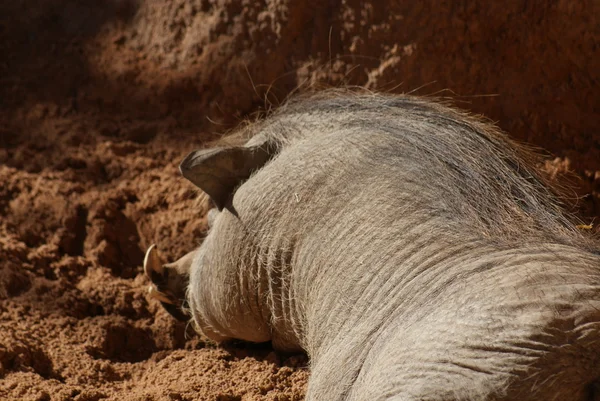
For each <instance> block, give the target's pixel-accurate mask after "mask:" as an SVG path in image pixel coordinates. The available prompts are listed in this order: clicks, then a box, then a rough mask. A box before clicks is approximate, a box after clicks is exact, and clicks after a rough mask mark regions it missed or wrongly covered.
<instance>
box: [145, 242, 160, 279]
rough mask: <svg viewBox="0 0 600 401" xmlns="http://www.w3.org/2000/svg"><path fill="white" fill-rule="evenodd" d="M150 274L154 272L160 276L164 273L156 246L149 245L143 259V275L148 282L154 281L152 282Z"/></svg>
mask: <svg viewBox="0 0 600 401" xmlns="http://www.w3.org/2000/svg"><path fill="white" fill-rule="evenodd" d="M152 272H156V273H158V274H160V275H162V274H163V273H164V268H163V265H162V263H160V258H159V257H158V250H157V249H156V244H152V245H150V247H149V248H148V250H147V251H146V256H145V257H144V273H145V274H146V276H147V277H148V278H149V279H150V281H154V280H152Z"/></svg>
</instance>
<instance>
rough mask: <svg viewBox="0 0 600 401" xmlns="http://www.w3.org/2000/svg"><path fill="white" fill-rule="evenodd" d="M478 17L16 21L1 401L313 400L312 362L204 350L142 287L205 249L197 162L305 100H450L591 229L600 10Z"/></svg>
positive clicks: (206, 11) (47, 6) (140, 5)
mask: <svg viewBox="0 0 600 401" xmlns="http://www.w3.org/2000/svg"><path fill="white" fill-rule="evenodd" d="M459 3H463V2H447V1H435V0H425V1H420V2H413V1H389V0H388V1H375V0H372V1H358V0H347V1H344V0H330V1H318V0H303V1H299V0H202V1H199V0H196V1H189V0H175V1H167V0H152V1H150V0H146V1H142V0H140V1H132V0H105V1H101V2H100V1H98V2H89V1H84V0H54V1H52V0H35V1H34V0H22V1H3V2H0V54H1V56H0V399H2V400H38V401H46V400H77V401H92V400H101V399H109V400H123V399H126V400H221V401H224V400H244V401H249V400H280V401H283V400H288V401H289V400H301V399H302V398H303V394H304V391H305V387H306V380H307V377H308V373H307V365H308V361H307V360H306V357H304V356H302V355H281V354H276V353H274V352H273V351H272V350H271V349H270V347H269V345H245V344H231V345H227V346H225V347H217V346H216V345H214V344H211V343H209V342H207V341H206V339H204V338H201V337H198V336H196V335H194V334H193V333H191V332H190V331H189V330H188V331H187V332H186V327H185V325H183V324H180V323H177V322H175V321H173V319H171V318H170V316H168V315H167V314H166V313H165V312H164V311H163V310H162V309H161V308H160V307H159V306H158V305H157V303H156V302H154V301H152V300H149V299H147V297H146V293H145V291H146V290H145V287H146V285H147V282H146V280H145V278H144V277H143V275H142V273H141V262H142V257H143V251H144V250H145V248H146V247H147V246H148V245H149V244H151V243H153V242H158V243H159V244H160V246H161V248H162V249H163V250H164V256H165V257H167V258H170V259H173V258H176V257H179V256H181V255H183V254H184V253H186V252H187V251H189V250H191V249H192V248H193V247H194V246H195V245H197V244H198V243H200V241H201V240H202V236H203V235H204V232H205V218H204V214H205V206H204V205H203V204H201V203H199V202H198V201H197V200H196V198H197V192H196V191H195V190H194V189H193V188H192V187H191V186H190V184H189V183H187V182H185V181H184V180H182V179H181V178H180V177H179V174H178V171H177V164H178V162H179V160H181V159H182V157H183V156H184V155H185V154H186V152H188V151H190V150H192V149H194V148H196V147H199V146H201V145H202V144H203V143H205V142H206V141H210V140H214V139H215V138H217V137H218V134H217V133H219V132H224V131H226V130H227V129H229V128H231V127H233V126H234V125H235V124H237V123H238V122H239V121H240V120H241V119H242V118H244V117H246V116H251V115H253V113H255V112H256V111H258V110H264V109H265V108H267V109H268V108H269V107H271V105H277V104H278V103H280V102H281V101H282V100H283V99H285V97H286V96H287V95H288V94H289V93H291V92H292V91H294V89H295V88H297V87H299V86H304V87H305V86H313V87H317V86H319V85H324V86H343V85H364V86H367V87H369V88H371V89H379V90H386V91H392V92H414V93H416V94H420V95H436V96H443V97H451V98H452V99H453V101H454V102H455V103H456V104H457V105H459V106H461V107H463V108H467V109H470V110H472V111H474V112H476V113H483V114H485V115H486V116H488V117H489V118H491V119H493V120H494V121H497V122H498V124H499V125H500V126H501V127H502V128H503V129H504V130H506V131H508V132H509V133H510V134H511V135H513V136H514V137H515V138H518V139H520V140H523V141H527V142H528V143H530V144H532V145H535V146H538V147H541V148H543V149H545V150H546V151H548V152H549V155H550V154H551V155H552V156H551V157H550V159H549V161H548V163H547V164H546V166H545V168H546V170H548V171H549V172H550V173H551V174H553V175H555V176H559V177H562V176H568V177H570V180H571V182H572V184H573V185H574V189H573V190H572V191H571V192H569V193H570V194H572V196H571V198H573V200H576V202H575V209H574V212H576V213H579V214H580V216H581V217H582V218H583V219H584V221H586V222H592V221H593V219H594V218H595V217H597V216H598V215H599V214H600V197H599V194H598V192H599V190H600V95H599V93H600V56H599V52H600V20H599V17H598V16H600V2H598V1H595V0H582V1H577V2H575V1H571V0H556V1H549V2H538V1H533V2H532V1H528V0H508V1H505V2H490V1H485V0H480V1H472V2H464V3H465V4H459ZM467 3H468V5H467ZM594 230H595V228H594Z"/></svg>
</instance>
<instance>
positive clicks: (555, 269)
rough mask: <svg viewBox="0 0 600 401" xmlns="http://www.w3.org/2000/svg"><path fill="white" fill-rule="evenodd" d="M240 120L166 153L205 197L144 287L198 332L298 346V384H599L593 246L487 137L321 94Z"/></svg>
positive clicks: (382, 387) (517, 392)
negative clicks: (213, 139)
mask: <svg viewBox="0 0 600 401" xmlns="http://www.w3.org/2000/svg"><path fill="white" fill-rule="evenodd" d="M244 136H246V137H250V139H249V140H248V141H247V142H246V143H245V144H244V145H243V146H240V145H237V146H236V145H235V143H230V144H227V145H224V146H223V148H220V149H216V150H215V149H212V150H209V151H206V150H202V151H198V152H195V153H193V154H192V155H190V156H189V157H188V158H187V159H186V160H185V161H184V162H183V163H182V166H181V169H182V173H183V174H184V176H185V177H186V178H188V179H190V180H191V181H192V182H193V183H194V184H196V185H197V186H199V187H200V188H201V189H203V190H205V191H206V192H207V193H208V194H209V195H210V196H211V198H212V199H213V201H214V203H215V205H217V207H218V208H217V209H215V210H214V211H212V212H211V216H210V218H209V220H210V221H211V223H212V224H211V228H210V231H209V234H208V236H207V238H206V240H205V241H204V243H203V244H202V246H200V248H199V249H197V250H195V251H194V253H193V254H192V255H193V261H192V262H191V264H190V263H187V264H185V263H184V265H185V266H186V267H185V268H184V269H183V270H186V269H189V286H188V289H187V294H183V293H182V291H183V290H182V289H181V285H179V287H178V289H177V288H174V289H169V288H167V287H168V286H167V287H165V286H163V288H162V292H163V293H164V292H169V291H171V292H173V294H172V297H173V298H172V299H183V298H185V299H186V301H187V303H188V304H189V310H188V312H189V313H190V314H191V317H192V319H193V322H194V324H195V326H196V328H197V329H198V330H199V331H201V332H203V333H204V334H206V335H207V336H209V337H210V338H212V339H214V340H216V341H223V340H227V339H234V338H235V339H242V340H247V341H253V342H262V341H269V340H271V341H272V342H273V345H274V347H276V348H278V349H281V350H300V349H303V350H305V351H306V352H307V353H308V355H309V357H310V360H311V379H310V382H309V388H308V392H307V395H306V399H307V400H331V401H334V400H356V401H358V400H436V401H447V400H582V401H583V400H593V399H600V398H599V397H600V396H598V395H597V390H596V384H595V382H596V380H597V379H598V378H600V270H599V269H600V257H599V256H598V255H597V252H594V251H595V250H596V249H597V248H596V244H594V243H592V242H591V240H589V239H586V238H584V237H583V235H582V234H581V233H579V232H578V231H577V229H576V228H575V224H574V222H572V221H570V220H569V218H568V217H567V216H566V215H565V214H564V213H563V211H562V209H561V207H560V204H559V203H558V201H557V200H556V197H555V195H554V193H553V191H552V190H551V189H550V188H549V187H548V185H547V184H546V183H545V182H544V180H543V178H541V177H540V176H539V174H538V173H537V172H536V170H535V168H534V167H532V166H533V161H532V160H533V159H532V158H531V157H530V156H529V155H528V154H527V152H525V151H524V150H522V149H520V148H519V147H518V146H517V145H515V144H513V143H512V142H510V141H509V140H508V139H507V138H506V137H505V136H504V135H503V134H501V133H499V132H497V130H496V129H494V128H493V127H492V126H490V125H488V124H487V123H484V122H481V121H479V120H477V119H474V118H472V117H469V116H467V115H465V114H463V113H460V112H457V111H455V110H453V109H450V108H447V107H445V106H441V105H438V104H435V103H430V102H428V101H425V100H423V99H419V98H414V97H398V96H395V97H393V96H383V95H373V94H351V93H346V92H338V91H329V92H325V93H321V94H318V95H313V96H309V97H304V98H300V99H298V100H295V101H292V102H290V103H289V104H288V105H286V106H284V107H283V108H282V109H281V110H280V111H278V112H276V113H275V114H274V115H272V116H270V117H269V118H268V119H266V121H264V122H262V123H258V124H255V125H252V126H249V127H246V128H245V131H243V132H241V134H240V135H239V137H244ZM219 209H220V210H219ZM187 260H189V257H188V259H187ZM175 265H177V262H176V263H175ZM152 269H153V268H152V267H150V268H149V270H150V271H152ZM179 274H180V275H181V277H185V278H186V279H187V274H188V272H187V271H186V272H183V273H179ZM155 287H156V286H155ZM175 293H177V294H175Z"/></svg>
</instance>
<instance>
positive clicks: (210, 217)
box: [206, 207, 219, 229]
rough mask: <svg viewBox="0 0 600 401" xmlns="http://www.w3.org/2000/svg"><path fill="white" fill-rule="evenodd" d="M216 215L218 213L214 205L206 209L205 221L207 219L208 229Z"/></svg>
mask: <svg viewBox="0 0 600 401" xmlns="http://www.w3.org/2000/svg"><path fill="white" fill-rule="evenodd" d="M218 215H219V211H218V210H217V208H215V207H213V208H212V209H210V210H209V211H208V214H207V215H206V221H207V224H208V228H209V229H210V228H212V226H213V224H215V219H216V218H217V216H218Z"/></svg>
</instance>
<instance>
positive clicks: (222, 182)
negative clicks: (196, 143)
mask: <svg viewBox="0 0 600 401" xmlns="http://www.w3.org/2000/svg"><path fill="white" fill-rule="evenodd" d="M272 154H273V152H272V148H271V147H270V146H268V145H266V144H261V145H259V146H250V147H236V148H212V149H201V150H197V151H195V152H192V153H190V154H189V155H188V156H187V157H186V158H185V159H184V160H183V161H182V162H181V164H180V165H179V170H181V174H183V176H184V177H185V178H187V179H188V180H190V181H191V182H192V183H194V184H195V185H196V186H197V187H198V188H200V189H201V190H203V191H204V192H206V193H207V194H208V196H210V198H211V199H212V200H213V202H214V203H215V205H216V206H217V208H218V209H219V210H222V209H223V208H224V207H225V205H226V204H227V202H228V200H229V198H230V197H231V196H232V195H233V191H234V190H235V189H236V187H237V186H238V185H239V184H240V183H241V182H242V181H243V180H245V179H247V178H248V177H250V175H251V174H252V172H254V171H256V170H258V169H259V168H261V167H262V166H264V165H265V163H266V162H267V161H268V160H269V159H270V158H271V156H272Z"/></svg>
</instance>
